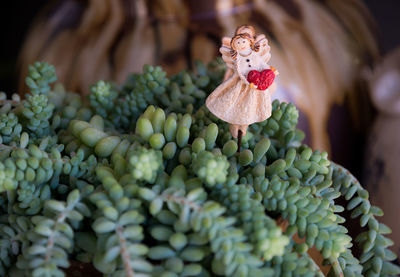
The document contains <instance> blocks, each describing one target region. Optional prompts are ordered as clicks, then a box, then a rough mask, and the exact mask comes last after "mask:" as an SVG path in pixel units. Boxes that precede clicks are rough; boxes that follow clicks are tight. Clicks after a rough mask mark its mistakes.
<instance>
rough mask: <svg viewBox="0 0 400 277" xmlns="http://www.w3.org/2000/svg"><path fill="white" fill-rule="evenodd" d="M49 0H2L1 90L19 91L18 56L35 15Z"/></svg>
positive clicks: (0, 9) (0, 13) (0, 16)
mask: <svg viewBox="0 0 400 277" xmlns="http://www.w3.org/2000/svg"><path fill="white" fill-rule="evenodd" d="M47 2H48V0H35V1H23V0H15V1H14V0H13V1H1V2H0V34H1V43H0V91H6V92H7V93H9V94H10V95H11V94H12V93H15V92H17V87H16V84H17V80H18V78H17V75H16V72H17V56H18V53H19V51H20V49H21V47H22V42H23V40H24V38H25V35H26V33H27V32H28V30H29V26H30V24H31V23H32V20H33V17H34V16H35V15H36V14H37V13H38V12H39V10H40V9H41V8H42V7H43V6H44V4H46V3H47Z"/></svg>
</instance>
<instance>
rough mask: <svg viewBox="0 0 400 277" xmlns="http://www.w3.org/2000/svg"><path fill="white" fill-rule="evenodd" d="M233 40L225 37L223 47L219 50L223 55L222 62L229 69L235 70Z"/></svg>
mask: <svg viewBox="0 0 400 277" xmlns="http://www.w3.org/2000/svg"><path fill="white" fill-rule="evenodd" d="M231 40H232V38H230V37H224V38H222V46H221V48H219V52H220V53H221V54H222V60H223V61H224V62H225V63H226V66H227V67H228V68H233V67H234V63H235V61H234V60H233V58H232V55H231V51H232V48H231V47H230V44H231Z"/></svg>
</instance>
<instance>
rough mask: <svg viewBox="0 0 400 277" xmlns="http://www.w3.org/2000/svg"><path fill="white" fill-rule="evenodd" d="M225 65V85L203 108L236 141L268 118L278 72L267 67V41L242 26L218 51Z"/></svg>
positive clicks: (250, 29)
mask: <svg viewBox="0 0 400 277" xmlns="http://www.w3.org/2000/svg"><path fill="white" fill-rule="evenodd" d="M219 51H220V52H221V54H222V59H223V60H224V62H225V63H226V66H227V71H226V73H225V77H224V82H223V83H222V84H220V85H219V86H218V87H217V88H216V89H215V90H214V91H213V92H212V93H211V94H210V95H209V96H208V97H207V99H206V106H207V108H208V109H209V110H210V112H211V113H213V114H214V115H215V116H217V117H218V118H220V119H222V120H223V121H226V122H228V123H230V125H229V130H230V132H231V134H232V136H233V137H234V138H238V144H239V149H238V151H240V142H241V137H242V136H245V135H246V130H247V127H248V126H249V125H250V124H252V123H254V122H260V121H264V120H266V119H267V118H268V117H270V116H271V93H272V92H273V91H274V90H275V89H274V88H275V86H272V87H271V85H272V84H273V82H274V79H275V76H276V75H278V74H279V73H278V71H277V70H276V69H275V68H273V67H272V66H270V65H268V61H269V59H270V58H271V54H270V47H269V45H268V40H267V39H266V38H265V36H264V35H258V36H256V34H255V29H254V28H253V27H252V26H249V25H243V26H240V27H238V28H237V29H236V32H235V36H234V37H233V38H229V37H224V38H223V39H222V46H221V48H220V49H219Z"/></svg>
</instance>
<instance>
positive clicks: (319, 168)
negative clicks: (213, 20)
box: [0, 61, 400, 276]
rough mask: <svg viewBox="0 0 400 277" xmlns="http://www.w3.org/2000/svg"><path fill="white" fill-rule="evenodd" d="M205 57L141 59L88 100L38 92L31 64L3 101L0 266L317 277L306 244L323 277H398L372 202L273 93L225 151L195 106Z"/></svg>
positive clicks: (27, 271) (42, 72) (48, 271)
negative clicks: (183, 63) (351, 228)
mask: <svg viewBox="0 0 400 277" xmlns="http://www.w3.org/2000/svg"><path fill="white" fill-rule="evenodd" d="M217 64H218V61H214V62H213V63H212V64H211V65H210V66H208V67H207V66H205V65H204V64H202V63H197V64H196V66H197V70H196V73H194V72H186V71H184V72H181V73H179V74H177V75H175V76H172V77H171V78H168V77H167V76H166V74H165V72H163V71H162V69H161V68H160V67H152V66H145V68H144V71H143V73H141V74H133V75H131V76H130V77H129V78H128V79H127V81H126V83H124V84H122V85H121V86H118V85H116V84H113V83H111V82H104V81H99V82H98V83H96V84H95V85H93V86H92V89H91V91H92V93H91V94H90V95H89V100H90V101H89V104H85V103H84V102H83V101H81V99H80V97H79V96H78V95H77V94H74V93H71V92H66V91H65V90H64V89H63V87H62V86H61V85H60V84H57V85H55V86H54V87H53V89H51V86H50V85H51V83H52V82H54V81H55V80H56V76H55V71H54V68H53V67H52V66H50V65H48V64H46V63H35V64H34V65H33V66H32V67H30V70H29V76H28V77H27V79H26V80H27V85H28V86H29V87H30V88H31V92H30V94H28V95H26V97H25V100H22V101H13V100H7V99H3V98H4V97H2V99H1V100H0V101H1V102H0V103H2V108H1V110H2V111H3V112H4V113H2V115H1V116H0V138H1V140H0V141H1V144H0V209H1V214H2V215H1V216H0V234H1V237H0V275H2V276H4V275H6V276H64V275H65V272H66V270H67V269H68V268H69V267H70V264H71V261H74V262H76V261H79V262H81V263H90V264H92V265H93V266H94V267H95V268H96V270H97V271H98V272H100V273H102V274H104V275H105V276H323V273H322V271H321V268H320V266H321V264H318V263H316V262H315V261H314V260H313V257H312V256H310V254H309V251H308V250H309V249H310V248H312V247H314V248H315V249H316V250H317V251H319V253H320V255H321V256H322V258H323V265H327V266H329V276H396V275H398V274H400V268H399V267H398V266H396V265H395V264H394V263H392V261H393V260H395V259H396V255H395V253H394V252H392V251H391V250H389V248H388V247H389V246H391V244H392V241H391V240H390V239H388V238H386V237H385V235H386V234H388V233H390V229H389V227H388V226H386V225H384V224H382V223H379V222H378V220H377V218H378V217H379V216H382V215H383V212H382V210H381V209H380V208H378V207H376V206H373V205H371V203H370V202H369V200H368V192H367V191H366V190H365V189H363V188H362V186H361V185H360V184H359V183H358V181H357V180H356V179H355V178H354V177H353V176H352V175H351V174H350V173H349V172H348V171H347V170H345V169H344V168H342V167H341V166H339V165H337V164H335V163H333V162H331V161H330V160H329V159H328V157H327V153H325V152H322V153H321V152H320V151H318V150H316V151H313V150H312V149H311V148H310V147H308V146H307V145H304V144H303V143H302V140H303V138H304V133H303V132H302V131H300V130H298V129H297V128H296V125H297V119H298V111H297V109H296V107H295V106H294V105H292V104H288V103H279V102H278V101H274V102H273V105H272V106H273V111H272V116H271V117H270V118H269V119H267V120H266V121H264V122H260V123H256V124H253V125H252V126H250V128H249V130H248V132H247V134H246V136H245V137H243V139H242V150H241V152H240V153H238V152H237V149H238V145H237V141H236V140H235V139H233V138H232V137H231V135H230V132H229V130H228V126H227V124H226V123H224V122H222V121H220V120H218V119H217V118H216V117H214V116H213V115H212V114H210V112H209V111H208V110H207V109H206V107H205V106H204V100H205V97H206V96H207V95H208V94H209V93H210V92H211V91H212V90H213V89H214V88H215V86H216V85H217V84H218V80H220V79H221V78H222V76H223V70H222V69H221V66H216V65H217ZM14 98H15V97H14ZM338 198H343V199H344V201H347V204H346V205H345V206H342V205H340V204H338V202H337V199H338ZM340 203H342V202H340ZM345 210H347V211H351V217H352V218H355V219H358V220H359V224H360V227H362V231H361V232H360V234H358V236H356V237H355V238H354V239H353V238H352V237H350V236H349V235H348V234H347V229H346V227H345V223H346V219H345V218H344V217H343V216H341V215H340V213H341V212H343V211H345ZM360 229H361V228H360ZM296 237H298V238H296ZM355 249H357V250H359V251H360V252H361V254H360V255H358V254H357V255H356V254H353V253H357V251H355Z"/></svg>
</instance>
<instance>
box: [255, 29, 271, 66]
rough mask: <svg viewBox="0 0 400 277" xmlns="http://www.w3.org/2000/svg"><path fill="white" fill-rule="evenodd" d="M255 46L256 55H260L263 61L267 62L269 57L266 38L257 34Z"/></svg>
mask: <svg viewBox="0 0 400 277" xmlns="http://www.w3.org/2000/svg"><path fill="white" fill-rule="evenodd" d="M256 46H257V47H258V48H259V50H258V55H259V56H260V57H262V59H263V61H264V62H265V63H268V61H269V59H270V58H271V53H270V49H271V48H270V47H269V45H268V40H267V39H266V37H265V36H264V35H258V36H257V39H256Z"/></svg>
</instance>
